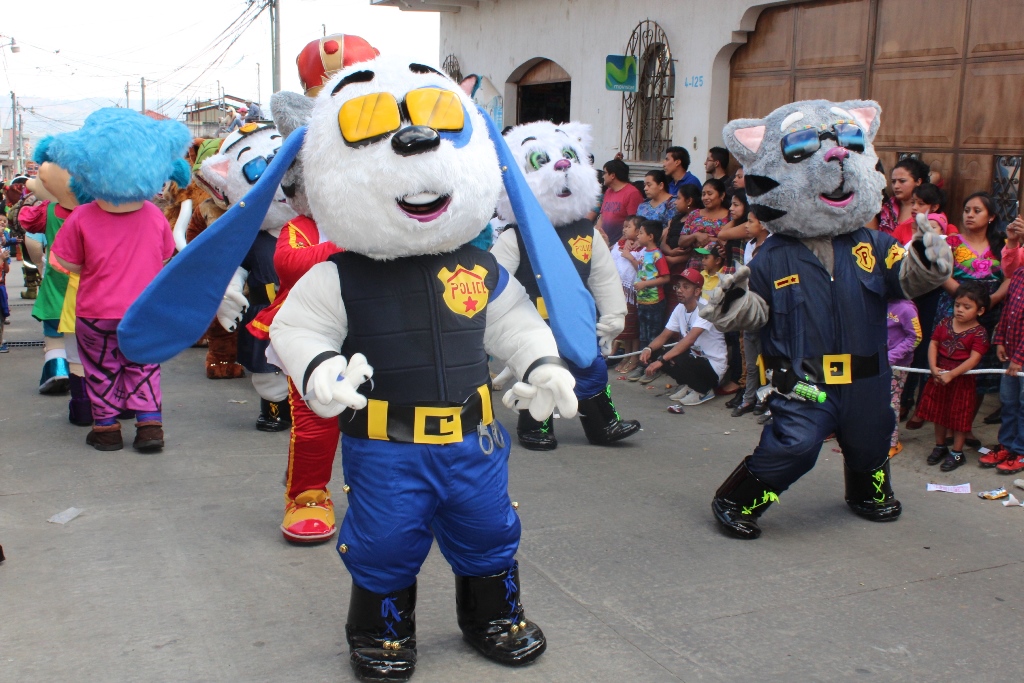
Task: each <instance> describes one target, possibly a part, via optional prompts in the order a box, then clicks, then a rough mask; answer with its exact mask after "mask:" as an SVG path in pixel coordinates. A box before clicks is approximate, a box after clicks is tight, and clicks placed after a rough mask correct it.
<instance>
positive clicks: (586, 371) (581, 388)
mask: <svg viewBox="0 0 1024 683" xmlns="http://www.w3.org/2000/svg"><path fill="white" fill-rule="evenodd" d="M562 360H564V361H565V364H566V365H568V366H569V372H571V373H572V376H573V377H575V378H576V387H575V388H574V389H573V393H574V394H576V398H578V399H585V398H591V397H592V396H597V395H598V394H599V393H601V392H602V391H604V389H605V387H606V386H608V363H606V362H605V360H604V356H602V355H601V352H600V351H598V352H597V357H596V358H594V362H593V363H591V364H590V366H589V367H585V368H581V367H579V366H578V365H574V364H573V362H572V361H571V360H569V359H568V358H565V357H563V358H562Z"/></svg>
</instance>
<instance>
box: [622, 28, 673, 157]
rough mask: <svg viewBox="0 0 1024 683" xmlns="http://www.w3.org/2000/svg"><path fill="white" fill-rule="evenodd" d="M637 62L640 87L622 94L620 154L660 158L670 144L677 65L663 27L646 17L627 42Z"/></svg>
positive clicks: (628, 51)
mask: <svg viewBox="0 0 1024 683" xmlns="http://www.w3.org/2000/svg"><path fill="white" fill-rule="evenodd" d="M625 54H627V55H635V56H636V57H637V63H638V64H639V65H640V66H639V71H638V77H639V83H638V85H639V88H638V91H637V92H635V93H623V95H622V145H621V148H620V149H621V150H622V154H623V156H624V157H625V158H626V159H628V160H631V161H659V160H660V159H661V156H662V154H663V153H664V151H665V148H666V147H671V146H672V105H673V97H674V94H675V90H676V68H675V63H674V62H673V60H672V50H671V49H670V48H669V44H668V38H667V37H666V36H665V31H664V30H662V28H661V26H659V25H658V24H657V23H655V22H653V21H651V20H649V19H648V20H646V21H642V22H640V23H639V24H637V27H636V28H635V29H633V34H632V35H631V36H630V38H629V43H628V44H627V45H626V52H625Z"/></svg>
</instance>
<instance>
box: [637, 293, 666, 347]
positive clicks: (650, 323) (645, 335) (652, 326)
mask: <svg viewBox="0 0 1024 683" xmlns="http://www.w3.org/2000/svg"><path fill="white" fill-rule="evenodd" d="M636 321H637V326H638V327H639V329H640V346H647V345H648V344H650V343H651V340H652V339H654V338H655V337H657V336H658V335H659V334H661V331H662V330H663V329H665V302H664V301H659V302H658V303H656V304H637V305H636Z"/></svg>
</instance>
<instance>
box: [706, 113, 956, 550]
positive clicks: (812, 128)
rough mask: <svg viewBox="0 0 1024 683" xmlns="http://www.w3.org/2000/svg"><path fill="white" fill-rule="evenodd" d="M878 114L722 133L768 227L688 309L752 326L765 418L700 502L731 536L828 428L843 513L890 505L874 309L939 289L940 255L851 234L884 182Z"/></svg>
mask: <svg viewBox="0 0 1024 683" xmlns="http://www.w3.org/2000/svg"><path fill="white" fill-rule="evenodd" d="M880 114H881V108H880V107H879V106H878V104H877V103H875V102H872V101H868V100H850V101H847V102H841V103H834V102H828V101H825V100H812V101H805V102H795V103H793V104H788V105H786V106H783V107H780V108H779V109H776V110H775V111H773V112H772V113H771V114H769V115H768V116H767V117H765V118H764V119H740V120H736V121H731V122H730V123H729V124H727V125H726V126H725V129H724V131H723V135H724V137H725V143H726V145H727V146H728V148H729V151H730V152H732V153H733V155H735V157H736V158H737V159H738V160H739V161H740V162H741V163H742V164H743V167H744V172H745V176H746V189H747V195H748V197H750V202H751V210H752V211H753V212H754V214H755V215H756V216H757V217H758V219H759V220H761V221H762V222H763V223H764V224H765V226H766V227H767V228H768V230H769V231H770V232H771V233H772V235H771V236H770V237H769V238H768V239H767V240H766V241H765V243H764V245H763V246H762V247H761V249H760V251H759V252H758V255H757V256H756V258H754V260H753V261H752V262H751V265H750V268H747V267H740V268H738V269H737V272H736V273H735V274H734V275H723V276H722V280H721V285H720V286H719V287H718V288H717V289H715V291H713V292H712V293H711V295H710V296H709V299H708V304H707V306H705V307H704V308H703V309H701V311H700V314H701V316H702V317H704V318H706V319H707V320H710V321H711V322H713V323H715V325H716V326H717V327H718V328H719V329H721V330H723V331H736V330H757V329H760V331H761V344H762V348H763V355H762V357H761V359H760V360H761V367H762V369H763V371H764V372H765V375H766V378H767V379H769V381H770V384H771V386H772V394H771V395H770V397H769V399H768V401H769V406H770V408H771V411H772V416H773V418H774V419H773V421H772V422H771V423H770V424H769V425H767V426H766V427H765V429H764V431H763V432H762V434H761V441H760V443H759V444H758V446H757V447H756V448H755V449H754V452H753V454H752V455H750V456H748V457H746V458H745V459H744V460H743V462H741V463H740V464H739V466H738V467H737V468H736V470H735V471H734V472H733V473H732V474H731V475H729V477H728V479H726V480H725V482H724V483H723V484H722V485H721V487H719V489H718V492H717V493H716V494H715V498H714V501H713V502H712V510H713V512H714V514H715V517H716V518H717V520H718V521H719V523H720V524H721V525H722V527H723V528H724V529H725V530H726V531H727V532H728V533H730V534H732V535H734V536H737V537H739V538H743V539H753V538H757V537H758V536H760V535H761V529H760V527H759V526H758V518H759V517H760V516H761V515H762V513H764V511H765V510H766V509H767V508H768V507H769V506H770V505H771V504H772V503H773V502H775V501H777V500H778V497H779V494H780V493H782V492H783V491H785V490H786V489H787V488H789V487H790V486H791V485H792V484H793V483H794V482H796V480H797V479H799V478H800V477H802V476H803V475H804V474H806V473H807V472H808V471H810V469H811V468H812V467H814V464H815V461H816V460H817V457H818V451H819V450H820V449H821V445H822V443H823V441H824V439H825V438H826V437H828V435H830V434H832V433H834V434H835V435H836V440H837V441H838V443H839V446H840V448H841V449H842V452H843V458H844V459H845V473H846V502H847V504H848V505H849V506H850V508H851V509H852V510H853V511H854V512H855V513H857V514H858V515H860V516H861V517H864V518H866V519H869V520H871V521H876V522H884V521H890V520H895V519H896V518H897V517H899V515H900V512H901V511H902V506H901V505H900V502H899V501H898V500H896V497H895V495H894V494H893V490H892V483H891V480H890V479H891V477H890V472H889V460H888V449H889V442H888V438H889V437H888V435H889V434H891V433H892V428H893V421H894V419H895V417H894V415H893V412H892V410H891V409H890V407H889V388H890V379H891V370H890V369H889V363H888V355H887V353H886V348H887V339H886V304H887V302H888V301H889V300H891V299H904V298H912V297H915V296H918V295H920V294H923V293H925V292H927V291H930V290H932V289H934V288H936V287H938V286H939V285H940V284H941V283H942V282H944V281H945V280H946V279H947V278H948V277H949V276H950V274H951V272H952V254H951V253H950V250H949V247H948V246H946V243H945V241H944V240H943V238H942V237H941V236H940V235H937V234H934V233H932V232H931V231H929V230H928V229H927V224H925V226H923V227H922V226H920V225H919V226H918V228H917V233H916V235H915V236H914V239H913V241H912V242H911V244H910V245H909V249H904V248H903V247H902V246H900V245H899V244H898V243H897V242H896V241H895V240H894V239H893V238H892V237H890V236H888V235H886V234H883V233H880V232H877V231H873V230H869V229H867V228H865V227H863V226H864V225H866V224H867V223H868V222H869V221H870V220H871V219H872V218H873V217H874V216H875V215H876V214H877V213H878V211H879V209H880V205H881V199H882V189H883V188H884V187H885V177H884V176H883V175H882V173H880V172H879V171H878V170H877V168H878V165H879V162H878V157H877V156H876V155H875V152H874V149H873V148H872V145H871V142H872V140H873V139H874V137H875V133H876V132H877V131H878V126H879V116H880ZM748 362H752V359H748Z"/></svg>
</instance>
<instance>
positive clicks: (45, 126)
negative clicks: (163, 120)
mask: <svg viewBox="0 0 1024 683" xmlns="http://www.w3.org/2000/svg"><path fill="white" fill-rule="evenodd" d="M120 104H121V105H122V106H123V105H124V100H123V99H122V100H121V102H120ZM3 105H6V106H3ZM18 105H19V110H20V109H22V108H24V111H21V112H20V113H21V116H22V119H23V121H24V126H25V132H26V134H27V135H29V136H30V137H31V139H32V140H33V141H34V140H38V139H39V138H41V137H43V136H45V135H52V134H56V133H66V132H68V131H71V130H75V129H77V128H80V127H81V126H82V123H83V122H84V121H85V117H87V116H88V115H89V114H91V113H92V112H94V111H96V110H97V109H102V108H103V107H114V106H117V105H118V102H116V101H115V100H112V99H110V98H106V97H90V98H86V99H80V100H55V99H49V98H45V97H21V98H18ZM184 107H185V102H184V101H182V100H160V101H159V102H156V101H150V100H147V101H146V109H148V110H152V111H155V112H157V113H160V114H163V115H165V116H169V117H171V118H182V117H181V112H182V110H183V109H184ZM132 108H133V109H136V110H138V108H139V100H138V99H133V100H132ZM10 115H11V104H10V100H9V99H8V100H7V101H6V102H4V101H3V100H0V121H2V122H3V127H4V128H7V127H9V125H10Z"/></svg>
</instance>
